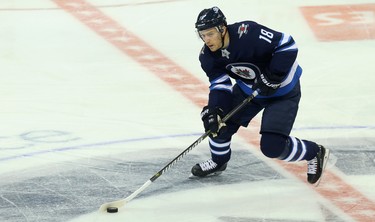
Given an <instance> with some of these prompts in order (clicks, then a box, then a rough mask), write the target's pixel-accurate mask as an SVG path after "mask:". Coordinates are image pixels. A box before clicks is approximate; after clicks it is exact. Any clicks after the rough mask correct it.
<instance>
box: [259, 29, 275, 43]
mask: <svg viewBox="0 0 375 222" xmlns="http://www.w3.org/2000/svg"><path fill="white" fill-rule="evenodd" d="M272 38H273V33H272V32H268V31H266V30H264V29H261V30H260V35H259V39H263V40H265V41H267V42H268V43H271V39H272Z"/></svg>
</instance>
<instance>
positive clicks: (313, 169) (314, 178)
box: [307, 145, 329, 186]
mask: <svg viewBox="0 0 375 222" xmlns="http://www.w3.org/2000/svg"><path fill="white" fill-rule="evenodd" d="M318 146H319V149H320V150H319V152H318V154H317V155H316V157H314V159H312V160H309V161H308V162H307V181H308V182H309V183H311V184H315V186H318V185H319V182H320V179H321V178H322V174H323V171H324V168H325V167H326V165H327V162H328V157H329V149H327V148H325V147H324V146H321V145H318Z"/></svg>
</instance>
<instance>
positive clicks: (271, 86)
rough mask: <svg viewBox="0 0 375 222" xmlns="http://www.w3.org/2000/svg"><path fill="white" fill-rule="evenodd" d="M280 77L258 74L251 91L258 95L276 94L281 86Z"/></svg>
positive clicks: (267, 73)
mask: <svg viewBox="0 0 375 222" xmlns="http://www.w3.org/2000/svg"><path fill="white" fill-rule="evenodd" d="M281 80H282V77H280V76H278V75H274V74H272V73H269V72H266V73H260V75H257V78H256V79H255V82H254V85H253V87H252V89H253V90H258V91H259V95H262V96H271V95H273V94H275V93H276V91H277V89H278V88H279V87H280V85H281Z"/></svg>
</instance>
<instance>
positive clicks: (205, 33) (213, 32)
mask: <svg viewBox="0 0 375 222" xmlns="http://www.w3.org/2000/svg"><path fill="white" fill-rule="evenodd" d="M199 36H200V37H201V39H202V40H203V41H204V43H205V44H206V45H207V46H208V48H209V49H210V50H211V51H212V52H215V51H216V50H218V49H220V48H221V46H222V38H221V33H220V32H219V30H217V28H216V27H213V28H210V29H206V30H202V31H199Z"/></svg>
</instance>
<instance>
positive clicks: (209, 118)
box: [201, 106, 225, 137]
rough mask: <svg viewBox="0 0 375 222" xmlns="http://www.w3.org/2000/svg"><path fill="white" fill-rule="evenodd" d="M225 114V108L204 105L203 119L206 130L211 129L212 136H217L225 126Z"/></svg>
mask: <svg viewBox="0 0 375 222" xmlns="http://www.w3.org/2000/svg"><path fill="white" fill-rule="evenodd" d="M223 116H224V112H223V110H222V109H220V108H218V107H215V108H211V107H208V106H205V107H203V110H202V112H201V119H202V121H203V125H204V129H205V130H206V132H207V131H208V130H210V131H211V135H212V137H216V136H217V135H218V133H219V132H220V130H221V128H222V127H224V126H225V123H222V122H221V119H222V118H223Z"/></svg>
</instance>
